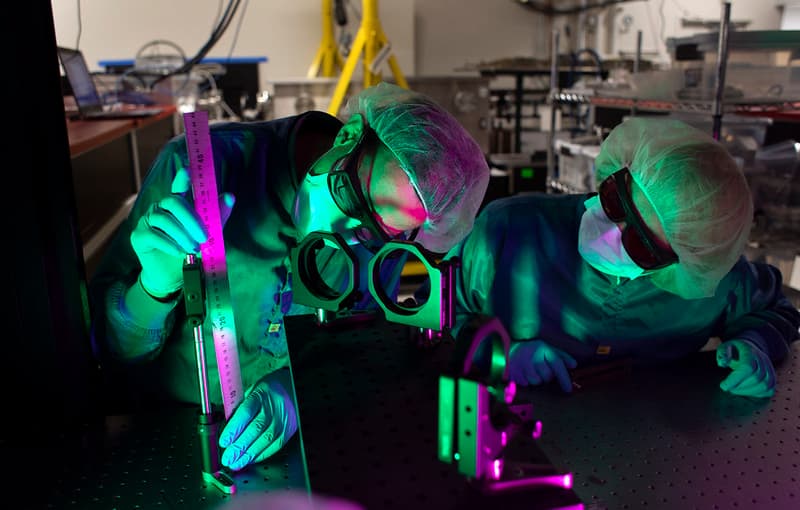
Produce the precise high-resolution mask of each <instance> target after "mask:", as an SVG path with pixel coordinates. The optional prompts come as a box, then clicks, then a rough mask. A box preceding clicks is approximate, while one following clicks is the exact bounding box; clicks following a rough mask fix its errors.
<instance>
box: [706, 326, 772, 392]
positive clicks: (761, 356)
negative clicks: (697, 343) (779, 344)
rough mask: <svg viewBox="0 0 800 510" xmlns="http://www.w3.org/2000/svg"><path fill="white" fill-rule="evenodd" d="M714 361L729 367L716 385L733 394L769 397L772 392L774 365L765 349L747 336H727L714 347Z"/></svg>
mask: <svg viewBox="0 0 800 510" xmlns="http://www.w3.org/2000/svg"><path fill="white" fill-rule="evenodd" d="M717 365H719V366H721V367H728V368H730V369H732V370H733V371H732V372H731V373H730V375H728V377H726V378H725V379H724V380H723V381H722V382H721V383H720V384H719V387H720V388H722V390H723V391H728V392H730V393H733V394H734V395H742V396H746V397H757V398H769V397H772V396H773V395H774V394H775V383H776V381H777V378H776V376H775V367H774V366H773V365H772V361H770V359H769V356H767V353H765V352H764V351H762V350H761V349H759V348H758V346H756V345H755V344H754V343H753V342H750V341H747V340H728V341H727V342H722V343H721V344H720V345H719V347H717Z"/></svg>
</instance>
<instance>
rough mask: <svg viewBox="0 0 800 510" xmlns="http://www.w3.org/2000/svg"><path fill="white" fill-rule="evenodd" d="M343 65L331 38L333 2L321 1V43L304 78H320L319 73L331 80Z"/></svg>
mask: <svg viewBox="0 0 800 510" xmlns="http://www.w3.org/2000/svg"><path fill="white" fill-rule="evenodd" d="M343 64H344V59H342V55H341V54H340V53H339V47H338V46H337V45H336V39H335V38H334V36H333V0H322V42H321V43H320V45H319V49H318V50H317V54H316V56H315V57H314V60H313V61H312V62H311V66H310V67H309V68H308V74H307V75H306V76H307V77H308V78H315V77H317V76H320V71H321V76H324V77H326V78H331V77H333V76H336V71H337V70H340V69H341V68H342V66H343Z"/></svg>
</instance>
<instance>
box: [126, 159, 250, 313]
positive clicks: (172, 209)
mask: <svg viewBox="0 0 800 510" xmlns="http://www.w3.org/2000/svg"><path fill="white" fill-rule="evenodd" d="M190 188H191V180H190V179H189V172H188V171H187V170H186V169H185V168H180V169H178V171H177V172H176V174H175V178H174V179H173V181H172V194H171V195H169V196H168V197H165V198H163V199H162V200H161V201H159V202H157V203H155V204H153V205H151V206H150V208H149V209H148V210H147V212H146V213H145V214H144V215H143V216H142V217H141V218H139V222H138V223H137V224H136V228H135V229H134V230H133V232H132V233H131V246H132V247H133V251H134V252H136V256H137V257H138V258H139V262H140V263H141V265H142V272H141V273H140V275H139V280H140V282H141V285H142V287H143V288H144V290H145V291H147V293H148V294H150V295H151V296H154V297H157V298H162V297H166V296H169V295H170V294H172V293H174V292H175V291H177V290H179V289H180V288H181V287H182V286H183V260H184V258H185V257H186V255H187V254H190V253H193V254H197V253H199V251H200V244H201V243H203V242H205V241H206V239H207V234H206V231H205V229H204V228H203V224H202V222H201V221H200V218H199V217H198V215H197V213H196V212H195V210H194V206H193V205H192V204H191V203H190V202H189V201H188V200H187V199H186V197H185V195H186V194H187V192H188V191H189V189H190ZM233 203H234V197H233V195H231V194H230V193H223V194H222V195H221V196H220V201H219V208H220V216H221V217H222V222H223V225H224V224H225V221H227V219H228V217H229V216H230V213H231V209H232V208H233Z"/></svg>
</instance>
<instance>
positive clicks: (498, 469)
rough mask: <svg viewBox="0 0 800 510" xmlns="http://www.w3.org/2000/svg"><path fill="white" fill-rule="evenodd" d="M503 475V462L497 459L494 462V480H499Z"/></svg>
mask: <svg viewBox="0 0 800 510" xmlns="http://www.w3.org/2000/svg"><path fill="white" fill-rule="evenodd" d="M502 474H503V460H502V459H495V460H494V461H493V462H492V478H493V479H495V480H499V479H500V475H502Z"/></svg>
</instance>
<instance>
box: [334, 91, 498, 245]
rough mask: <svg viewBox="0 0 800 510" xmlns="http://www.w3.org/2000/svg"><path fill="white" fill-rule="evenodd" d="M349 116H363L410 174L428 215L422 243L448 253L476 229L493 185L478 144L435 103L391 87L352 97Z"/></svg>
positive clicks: (422, 230)
mask: <svg viewBox="0 0 800 510" xmlns="http://www.w3.org/2000/svg"><path fill="white" fill-rule="evenodd" d="M345 114H346V116H347V117H350V116H352V115H354V114H361V115H363V116H364V118H365V119H366V121H367V123H368V124H369V125H370V126H371V127H372V129H374V130H375V132H376V133H377V135H378V137H379V138H380V139H381V141H382V142H383V143H384V145H386V147H387V148H388V149H389V150H391V151H392V152H393V153H394V155H395V156H396V157H397V159H398V160H399V161H400V165H401V166H402V168H403V169H404V170H405V171H406V173H407V174H408V177H409V179H410V180H411V183H412V185H413V186H414V187H415V189H416V191H417V194H418V195H419V198H420V200H421V201H422V205H423V206H424V207H425V210H426V212H427V219H426V221H425V223H424V224H423V225H422V228H421V229H420V232H419V234H418V235H417V239H416V240H417V241H419V243H420V244H422V245H423V246H424V247H425V248H427V249H429V250H431V251H433V252H436V253H445V252H447V251H448V250H449V249H450V248H451V247H452V246H453V245H455V244H456V243H457V242H459V241H460V240H461V239H463V238H464V237H465V236H466V235H467V233H469V231H470V230H471V229H472V225H473V222H474V220H475V215H476V214H477V212H478V208H479V207H480V205H481V202H482V201H483V197H484V195H485V193H486V187H487V186H488V184H489V166H488V165H487V163H486V158H485V156H484V154H483V151H482V150H481V148H480V146H479V145H478V143H477V142H476V141H475V140H474V139H473V138H472V136H470V134H469V133H468V132H467V131H466V129H464V127H463V126H462V125H461V124H460V123H459V122H458V121H457V120H456V119H455V117H453V116H452V115H450V113H448V112H447V111H446V110H444V109H443V108H442V107H441V106H439V105H437V104H436V103H435V102H434V101H433V100H431V99H430V98H428V97H426V96H424V95H422V94H420V93H418V92H414V91H411V90H407V89H404V88H401V87H398V86H396V85H392V84H390V83H385V82H382V83H379V84H377V85H375V86H373V87H369V88H367V89H365V90H363V91H362V92H361V93H360V94H358V95H356V96H354V97H352V98H351V99H350V100H349V101H348V103H347V106H346V110H345Z"/></svg>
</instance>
